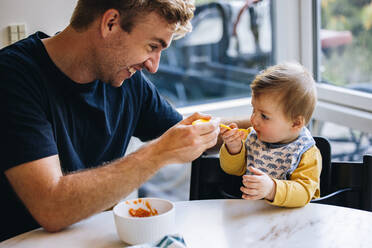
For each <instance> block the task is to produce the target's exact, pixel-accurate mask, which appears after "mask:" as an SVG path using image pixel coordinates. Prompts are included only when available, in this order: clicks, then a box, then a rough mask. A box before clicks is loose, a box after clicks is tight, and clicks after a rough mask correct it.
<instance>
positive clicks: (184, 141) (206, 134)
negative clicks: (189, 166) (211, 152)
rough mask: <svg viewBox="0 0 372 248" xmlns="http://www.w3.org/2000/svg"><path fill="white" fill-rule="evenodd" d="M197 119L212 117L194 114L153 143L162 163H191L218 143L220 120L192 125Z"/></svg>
mask: <svg viewBox="0 0 372 248" xmlns="http://www.w3.org/2000/svg"><path fill="white" fill-rule="evenodd" d="M197 119H206V120H210V119H211V116H209V115H202V114H199V113H194V114H193V115H191V116H189V117H188V118H186V119H184V120H182V121H180V122H179V123H178V124H176V125H175V126H173V127H172V128H170V129H169V130H168V131H167V132H165V133H164V134H163V135H162V136H160V137H159V138H158V139H156V140H155V141H154V142H152V144H151V145H152V146H153V149H154V150H155V151H156V156H157V157H158V159H159V162H160V163H163V164H172V163H185V162H190V161H192V160H194V159H196V158H198V157H199V156H200V155H201V154H202V153H203V152H204V151H205V150H206V149H208V148H210V147H212V146H214V145H215V144H216V143H217V138H218V134H219V132H220V129H219V120H213V119H212V120H211V121H210V122H205V123H200V124H197V125H192V122H193V121H195V120H197Z"/></svg>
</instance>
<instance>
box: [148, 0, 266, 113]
mask: <svg viewBox="0 0 372 248" xmlns="http://www.w3.org/2000/svg"><path fill="white" fill-rule="evenodd" d="M251 2H255V1H251V0H250V1H248V0H247V1H228V2H226V1H224V2H210V1H196V4H197V7H196V11H195V16H194V18H193V19H192V25H193V31H192V32H191V33H189V34H187V35H186V36H185V37H184V38H182V39H179V40H175V41H173V42H172V44H171V46H170V47H169V48H168V49H166V50H165V51H164V52H163V53H162V56H161V60H160V65H159V70H158V72H157V73H155V74H149V73H147V76H148V77H149V78H150V79H151V80H152V82H153V83H154V84H155V85H156V86H157V88H158V90H159V91H160V93H161V94H162V95H163V96H164V97H165V98H166V99H167V100H168V101H169V102H171V103H172V104H173V105H174V106H176V107H182V106H188V105H194V104H201V103H207V102H213V101H223V100H227V99H234V98H240V97H249V96H250V83H251V81H252V80H253V78H254V77H255V75H256V74H257V73H258V72H259V71H260V70H262V69H264V68H266V67H267V66H268V65H271V64H272V63H273V56H272V54H273V53H272V25H271V22H272V21H271V20H272V17H271V16H272V15H271V3H270V2H271V1H269V0H262V1H258V2H257V3H251ZM246 3H251V4H250V5H249V7H246V5H245V4H246ZM240 12H241V15H240V17H239V18H238V16H239V13H240ZM237 20H238V21H237ZM235 23H237V24H236V25H235V26H236V31H235V32H234V24H235ZM234 34H235V35H234Z"/></svg>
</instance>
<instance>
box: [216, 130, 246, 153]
mask: <svg viewBox="0 0 372 248" xmlns="http://www.w3.org/2000/svg"><path fill="white" fill-rule="evenodd" d="M229 127H230V128H231V129H228V128H225V127H221V137H222V139H223V141H224V142H225V146H226V149H227V151H228V152H229V153H230V154H231V155H234V154H238V153H239V152H240V151H241V150H242V146H243V143H242V139H243V138H244V136H245V133H244V132H242V131H239V129H238V126H237V125H236V123H231V124H230V125H229Z"/></svg>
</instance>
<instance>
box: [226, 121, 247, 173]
mask: <svg viewBox="0 0 372 248" xmlns="http://www.w3.org/2000/svg"><path fill="white" fill-rule="evenodd" d="M229 128H231V129H228V128H225V127H223V126H222V127H221V137H222V139H223V141H224V144H223V145H222V147H221V149H220V164H221V168H222V170H224V171H225V172H226V173H228V174H231V175H237V176H241V175H243V174H244V173H245V170H246V164H245V146H244V144H243V143H244V141H242V138H243V136H245V134H244V133H243V134H242V132H241V131H239V130H238V129H237V125H236V124H235V123H232V124H230V125H229Z"/></svg>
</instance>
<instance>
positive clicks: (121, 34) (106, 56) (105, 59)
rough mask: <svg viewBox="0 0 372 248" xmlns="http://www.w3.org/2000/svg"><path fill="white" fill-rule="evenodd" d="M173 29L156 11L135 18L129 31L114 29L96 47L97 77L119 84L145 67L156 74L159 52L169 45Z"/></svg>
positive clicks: (113, 84) (115, 85)
mask: <svg viewBox="0 0 372 248" xmlns="http://www.w3.org/2000/svg"><path fill="white" fill-rule="evenodd" d="M174 30H175V26H174V25H170V24H168V23H167V22H166V21H165V20H164V19H163V18H162V17H160V16H159V15H158V14H157V13H155V12H152V13H150V14H148V15H146V16H145V17H143V19H138V20H137V21H136V24H135V25H134V27H133V29H132V31H131V32H130V33H127V32H125V31H124V30H122V29H121V28H119V29H116V32H113V33H112V34H111V35H110V36H109V37H108V38H107V39H106V40H105V45H104V47H103V48H102V49H100V48H98V49H99V53H98V56H99V57H98V58H97V63H98V65H97V74H98V78H99V79H101V80H102V81H104V82H107V83H109V84H111V85H112V86H114V87H120V86H121V85H122V83H123V81H124V80H125V79H127V78H130V77H131V76H132V75H133V74H134V73H135V72H136V71H138V70H141V69H143V68H145V69H146V70H148V71H149V72H150V73H155V72H156V71H157V70H158V67H159V61H160V55H161V52H162V50H163V49H165V48H167V47H168V46H169V45H170V43H171V40H172V36H173V33H174Z"/></svg>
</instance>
